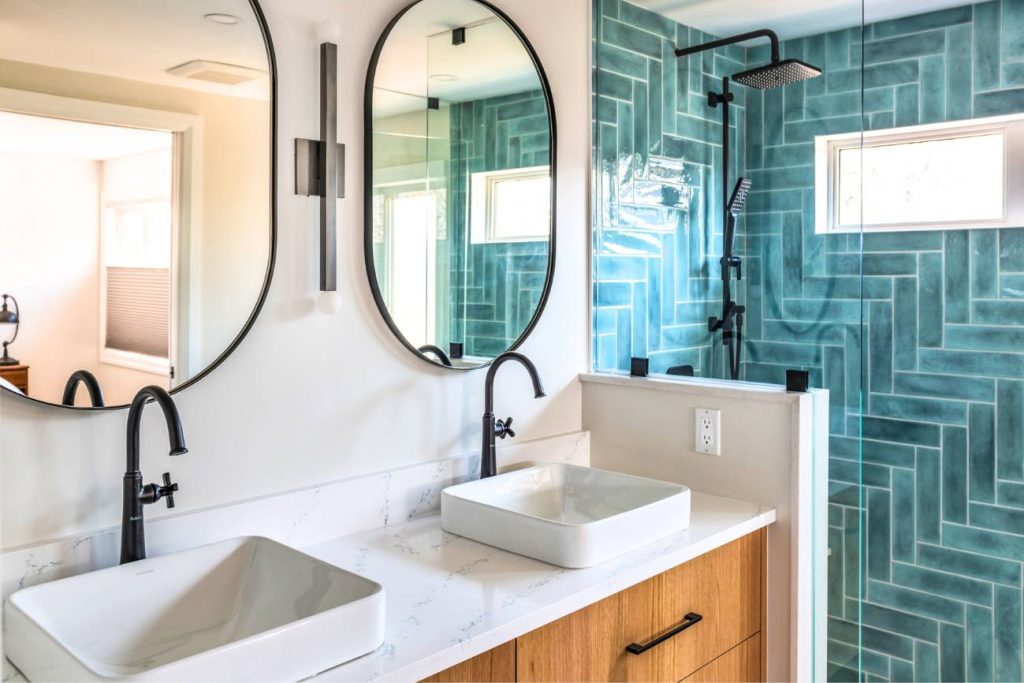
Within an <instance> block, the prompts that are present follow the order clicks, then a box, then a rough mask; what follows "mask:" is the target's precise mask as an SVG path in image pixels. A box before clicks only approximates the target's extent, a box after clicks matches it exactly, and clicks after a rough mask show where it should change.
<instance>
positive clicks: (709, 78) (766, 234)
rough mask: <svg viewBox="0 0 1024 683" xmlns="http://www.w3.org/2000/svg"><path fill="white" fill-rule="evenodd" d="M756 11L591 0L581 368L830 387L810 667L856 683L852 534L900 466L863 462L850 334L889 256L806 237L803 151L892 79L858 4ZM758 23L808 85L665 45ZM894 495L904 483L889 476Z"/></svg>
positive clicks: (880, 104) (755, 55)
mask: <svg viewBox="0 0 1024 683" xmlns="http://www.w3.org/2000/svg"><path fill="white" fill-rule="evenodd" d="M766 8H767V5H766V4H764V3H756V2H751V3H749V12H747V13H746V14H747V15H748V16H746V18H745V23H744V26H743V28H740V29H736V30H734V31H731V32H729V33H725V34H722V33H715V32H712V31H710V30H704V27H703V26H690V25H687V24H685V23H680V22H678V21H675V20H673V19H671V18H669V17H666V16H662V15H659V14H656V13H654V12H650V11H648V10H646V9H643V8H641V7H638V6H636V5H633V4H631V3H628V2H623V1H622V0H595V3H594V24H593V25H594V69H595V71H594V88H595V92H594V102H593V112H594V122H593V130H594V136H595V137H594V166H595V168H594V173H595V178H594V188H595V192H594V207H593V217H594V226H593V245H592V246H593V264H592V273H593V293H592V294H593V365H594V368H595V370H596V371H606V372H619V373H625V372H629V369H630V359H631V358H634V357H638V358H647V359H648V362H649V369H650V372H651V374H654V375H662V376H664V375H665V374H668V375H694V376H696V377H704V378H713V379H734V378H738V379H742V380H747V381H753V382H766V383H771V384H784V383H785V379H786V371H787V370H791V369H795V370H806V371H807V372H808V373H809V378H810V382H811V386H812V387H817V388H824V389H827V390H829V393H830V408H829V414H828V415H827V416H825V417H824V418H823V419H822V421H823V423H824V424H825V425H826V426H827V429H828V431H829V439H828V452H827V453H825V452H821V453H817V454H816V458H815V466H816V467H825V468H827V472H828V476H827V479H828V487H827V490H823V491H820V492H816V493H819V494H820V495H822V496H825V497H827V500H826V501H824V504H821V505H816V506H815V507H816V508H820V509H822V510H824V511H825V514H824V515H823V518H822V519H821V520H820V521H819V523H820V524H821V525H822V526H823V527H827V533H826V534H825V537H826V538H827V547H825V548H821V549H819V550H820V552H819V553H818V554H817V555H816V557H817V558H819V560H820V562H821V563H822V566H821V571H822V572H824V573H825V574H826V581H825V588H824V590H825V592H826V594H827V595H826V596H825V597H824V599H819V600H818V601H817V602H818V603H820V604H824V605H825V607H824V609H823V613H821V614H818V615H815V616H816V619H818V620H820V623H821V624H822V625H823V628H824V629H825V630H826V633H827V637H826V641H827V643H826V645H825V647H824V648H822V651H820V652H815V656H816V657H817V658H818V666H817V667H816V668H817V670H818V671H820V672H823V674H822V675H823V676H825V677H827V678H828V679H830V680H836V681H840V680H861V679H863V678H865V677H869V676H870V677H874V676H880V675H881V674H882V668H883V665H885V666H888V663H889V661H890V660H889V659H884V660H882V659H878V658H877V657H873V655H868V656H867V657H866V658H865V654H864V653H865V652H866V650H865V649H864V648H863V647H862V644H863V643H862V640H863V639H864V631H863V629H862V628H861V624H862V609H863V600H862V598H863V596H864V591H865V577H864V560H865V553H864V539H865V534H864V531H865V529H866V526H867V524H868V523H869V522H870V523H872V524H875V525H876V526H878V525H879V523H880V522H879V519H880V518H881V517H880V516H881V512H880V510H881V503H882V502H883V501H889V503H890V504H891V501H892V497H891V496H892V493H891V490H890V491H886V490H885V489H883V488H881V487H879V486H877V485H878V484H880V483H884V482H885V481H889V480H886V479H885V478H886V477H889V476H890V475H891V470H892V463H891V462H889V463H888V464H882V463H886V462H887V461H886V459H887V458H892V459H897V462H899V463H904V464H905V463H907V462H909V461H912V460H913V459H914V458H915V457H916V451H915V449H914V447H912V446H911V447H909V450H908V447H905V446H904V447H902V448H896V449H892V450H889V451H879V450H878V449H877V447H876V446H875V445H872V446H871V450H870V452H869V453H868V454H865V453H864V452H863V451H862V447H861V430H862V413H863V406H862V393H863V392H862V390H863V388H864V381H865V380H864V376H865V374H866V368H867V365H866V362H865V358H866V355H865V354H867V353H868V351H869V340H868V338H867V335H866V330H867V329H868V328H867V326H866V323H867V322H868V321H869V320H870V316H872V315H874V316H875V318H876V319H878V320H879V321H881V320H882V319H883V318H884V316H885V315H886V314H888V315H889V316H890V317H891V316H892V315H893V301H892V296H893V291H894V288H895V287H897V286H898V283H897V282H896V279H895V278H896V276H895V275H894V274H893V273H890V272H889V270H891V269H892V268H895V267H897V265H896V264H898V263H900V262H901V258H900V257H899V256H898V255H897V256H895V257H893V258H892V259H883V260H881V261H879V263H878V268H880V270H872V268H874V267H875V264H874V263H865V257H864V254H863V251H862V236H861V229H860V228H861V226H860V221H859V220H857V221H856V224H855V225H854V226H853V228H852V230H850V231H849V232H843V233H826V232H819V229H818V228H819V218H823V216H818V215H816V213H817V211H816V209H817V205H818V204H819V201H820V197H819V194H820V193H822V192H824V193H825V195H824V196H825V197H827V196H828V195H827V192H828V186H827V184H826V185H822V181H820V180H819V178H821V173H820V171H819V170H818V166H817V165H818V164H819V163H820V162H819V160H818V158H817V157H816V154H815V150H816V142H817V140H818V139H819V137H820V136H827V135H832V134H847V135H850V134H853V135H855V136H857V140H858V142H859V136H860V134H861V132H862V130H863V129H864V128H865V127H868V126H870V125H872V124H873V123H878V124H881V123H883V122H885V121H886V117H887V116H888V117H889V118H893V117H895V102H896V89H897V88H898V86H899V78H900V75H899V72H896V73H890V72H889V71H888V70H887V69H886V68H883V69H882V70H881V71H880V72H879V73H877V74H875V73H874V72H873V71H871V70H870V69H865V68H864V67H865V65H864V63H863V59H862V55H863V50H862V41H863V38H864V31H863V21H862V16H863V10H862V7H861V5H860V4H859V3H858V4H855V5H854V6H853V7H852V8H851V9H850V10H849V11H848V13H847V15H846V16H841V14H839V13H833V15H832V17H831V20H830V21H829V22H827V26H825V25H823V24H820V23H818V22H810V21H808V20H807V17H806V15H797V14H794V15H792V16H782V15H780V14H779V12H778V11H772V12H767V11H766ZM794 11H796V10H794ZM759 13H760V16H763V22H762V23H763V26H764V28H768V29H777V30H778V32H779V33H780V37H781V39H782V42H781V46H780V47H781V50H780V51H781V59H782V60H799V61H800V62H803V63H805V64H806V65H810V67H812V69H810V70H808V69H804V68H801V69H799V72H800V75H801V76H805V77H806V78H803V79H801V80H797V81H792V82H790V80H787V79H788V78H789V73H787V72H781V71H777V70H775V69H772V68H769V69H766V70H765V69H762V70H761V71H760V72H759V73H760V74H761V76H763V77H764V78H758V79H754V80H755V81H757V82H758V84H759V85H768V86H772V85H774V81H773V80H772V77H773V76H776V77H778V78H779V79H781V80H780V82H782V81H784V82H785V84H782V85H779V86H778V87H767V88H765V89H760V88H758V87H752V86H750V85H744V83H752V82H753V81H751V80H747V79H742V82H740V81H739V80H737V79H734V78H732V76H734V75H737V74H739V73H742V72H745V71H749V70H751V69H761V68H762V67H765V66H768V67H771V66H772V64H773V61H772V55H771V50H770V47H769V41H768V40H767V39H766V38H765V37H761V38H759V39H755V40H752V41H746V42H743V43H741V44H737V45H730V46H727V47H721V48H716V49H711V50H703V51H700V52H697V53H694V54H688V55H683V56H682V57H678V58H677V57H676V55H675V49H676V48H677V47H680V48H690V47H694V46H699V45H701V44H703V43H705V42H707V41H711V40H714V39H717V38H724V37H728V36H729V35H732V34H735V33H738V32H741V31H746V30H750V29H751V28H754V27H755V26H753V25H752V24H753V22H754V21H755V18H754V17H757V16H758V15H759ZM736 25H737V26H738V23H736ZM815 26H817V28H815ZM790 64H793V63H792V62H791V63H790ZM814 69H817V70H820V71H821V74H820V75H814V74H815V71H814ZM726 77H729V79H728V82H724V81H723V79H724V78H726ZM865 77H867V78H868V79H870V81H869V85H870V86H871V87H870V88H868V89H865V88H863V87H862V86H863V84H864V79H865ZM887 79H888V80H887ZM726 88H728V92H729V93H731V96H732V99H731V101H729V103H728V128H727V129H725V128H723V120H724V117H723V110H724V109H725V107H723V104H724V102H723V101H722V99H723V95H724V94H725V92H726ZM879 89H881V90H879ZM886 89H887V90H888V95H887V94H885V93H883V92H882V90H886ZM712 102H714V104H715V106H710V104H711V103H712ZM724 130H728V137H727V138H725V137H724V136H723V131H724ZM726 143H727V144H726ZM726 146H727V147H728V155H727V158H728V164H727V166H728V173H726V168H725V165H724V164H723V159H724V158H726V154H725V153H724V148H725V147H726ZM854 150H855V153H857V154H858V155H859V153H860V149H859V144H857V145H854ZM744 179H745V180H746V181H747V182H748V183H749V187H747V185H746V183H744V182H743V180H744ZM744 192H745V193H746V194H745V196H744ZM734 196H735V198H736V201H735V202H733V201H732V200H733V197H734ZM730 205H731V207H730ZM826 205H827V202H826ZM727 207H730V208H731V209H732V210H731V211H729V212H727V211H726V208H727ZM857 208H858V209H859V207H857ZM857 213H858V214H859V213H860V212H859V211H857ZM733 218H734V219H735V232H736V238H735V243H734V245H730V244H727V242H730V241H728V240H725V235H726V233H727V232H728V228H729V222H730V220H731V219H733ZM730 246H733V248H732V249H731V250H730V249H728V247H730ZM723 256H725V257H727V258H725V259H723ZM890 261H891V262H890ZM723 270H725V271H731V272H729V276H728V277H723ZM865 271H867V274H868V276H867V277H865ZM726 285H728V290H726ZM901 291H902V290H901ZM901 296H902V293H901ZM886 299H888V301H886ZM901 301H902V299H901ZM876 304H877V305H876ZM709 319H711V320H709ZM723 321H726V322H727V323H729V324H727V325H722V324H721V323H722V322H723ZM716 323H718V324H717V325H716ZM879 334H880V333H879ZM727 335H728V336H727ZM737 350H738V351H739V358H738V359H737ZM734 370H735V372H734ZM877 370H878V369H877V368H875V371H877ZM868 456H870V457H871V459H872V462H871V464H870V465H867V464H865V463H864V462H863V460H864V459H865V458H866V457H868ZM926 457H927V456H926ZM908 459H909V460H908ZM896 480H897V481H899V483H900V486H903V485H905V484H906V477H905V475H904V474H897V475H896ZM866 484H867V485H869V486H865V485H866ZM901 491H902V489H901ZM886 495H888V496H890V497H889V498H885V496H886ZM900 500H901V501H902V499H900ZM872 502H873V504H872V505H871V506H870V507H869V505H868V503H872ZM870 513H877V516H876V517H872V516H871V514H870ZM871 635H872V636H873V637H878V635H879V634H878V633H875V632H872V633H871ZM885 675H888V670H886V673H885Z"/></svg>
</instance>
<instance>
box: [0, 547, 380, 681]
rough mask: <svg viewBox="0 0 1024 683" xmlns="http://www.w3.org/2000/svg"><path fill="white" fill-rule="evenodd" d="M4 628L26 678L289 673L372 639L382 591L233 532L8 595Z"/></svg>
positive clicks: (335, 659) (291, 676)
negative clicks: (210, 541)
mask: <svg viewBox="0 0 1024 683" xmlns="http://www.w3.org/2000/svg"><path fill="white" fill-rule="evenodd" d="M4 630H5V634H4V635H5V638H4V648H5V651H6V652H5V654H6V655H7V657H8V658H9V659H10V660H11V661H12V662H13V663H14V665H15V666H16V667H18V668H19V669H20V670H21V671H22V673H24V674H25V675H26V676H27V677H28V678H29V679H30V680H33V681H84V680H145V681H244V680H261V681H270V680H274V681H286V680H289V681H295V680H298V679H300V678H305V677H307V676H312V675H313V674H316V673H319V672H321V671H323V670H325V669H329V668H331V667H333V666H337V665H339V664H342V663H344V662H346V661H348V660H350V659H354V658H356V657H359V656H360V655H364V654H366V653H368V652H371V651H373V650H374V649H376V648H377V647H378V646H379V645H380V644H381V643H382V642H383V640H384V589H383V588H382V587H381V586H380V584H377V583H374V582H373V581H370V580H368V579H364V578H363V577H361V576H357V575H355V574H352V573H350V572H347V571H344V570H342V569H338V568H337V567H334V566H332V565H330V564H327V563H326V562H322V561H320V560H318V559H316V558H313V557H310V556H309V555H306V554H305V553H301V552H299V551H297V550H293V549H292V548H289V547H288V546H285V545H282V544H280V543H277V542H275V541H271V540H270V539H267V538H260V537H245V538H236V539H231V540H228V541H222V542H220V543H213V544H210V545H206V546H202V547H199V548H194V549H192V550H186V551H184V552H179V553H174V554H171V555H164V556H162V557H155V558H151V559H146V560H140V561H138V562H132V563H129V564H124V565H121V566H118V567H111V568H109V569H102V570H100V571H96V572H92V573H89V574H82V575H79V576H74V577H70V578H67V579H61V580H59V581H53V582H51V583H45V584H40V585H38V586H33V587H31V588H26V589H24V590H21V591H18V592H17V593H15V594H14V595H12V596H11V597H10V599H9V600H8V601H7V606H6V608H5V624H4Z"/></svg>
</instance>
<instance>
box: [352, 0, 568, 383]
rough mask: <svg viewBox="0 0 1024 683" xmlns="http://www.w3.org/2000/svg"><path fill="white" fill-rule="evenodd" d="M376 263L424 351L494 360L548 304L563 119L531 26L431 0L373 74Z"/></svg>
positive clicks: (395, 314) (391, 308)
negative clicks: (526, 29)
mask: <svg viewBox="0 0 1024 683" xmlns="http://www.w3.org/2000/svg"><path fill="white" fill-rule="evenodd" d="M365 107H366V112H365V122H366V123H365V125H366V130H365V146H366V161H365V191H366V197H365V200H366V204H365V206H366V219H365V220H366V225H365V257H366V269H367V273H368V275H369V278H370V286H371V288H372V290H373V294H374V298H375V300H376V302H377V305H378V307H379V308H380V311H381V313H382V314H383V315H384V319H385V320H386V321H387V323H388V326H389V327H390V328H391V330H392V331H393V332H394V333H395V335H396V336H397V337H398V339H399V340H401V342H402V343H403V344H404V345H405V346H406V347H407V348H408V349H409V350H411V351H412V352H414V353H416V354H417V355H418V356H419V357H421V358H423V359H425V360H429V361H430V362H432V363H435V364H437V365H443V366H445V367H451V368H463V369H466V368H474V367H480V366H482V365H486V364H488V363H490V362H491V360H493V359H494V357H495V356H497V355H498V354H500V353H503V352H504V351H507V350H509V349H514V348H516V347H517V346H518V345H519V344H520V343H522V341H523V340H524V339H525V338H526V336H527V335H528V334H529V333H530V331H531V330H532V328H533V326H534V324H535V323H536V322H537V319H538V317H539V316H540V314H541V311H542V310H543V308H544V303H545V300H546V299H547V296H548V291H549V289H550V287H551V277H552V272H553V270H554V257H555V253H554V252H555V225H554V218H553V217H554V208H555V207H554V202H555V191H554V188H555V116H554V108H553V104H552V100H551V91H550V88H549V87H548V82H547V78H546V77H545V75H544V71H543V69H542V68H541V65H540V62H539V61H538V59H537V55H536V53H535V52H534V50H533V48H532V47H531V46H530V44H529V42H527V40H526V38H525V37H524V36H523V34H522V32H521V31H520V30H519V29H518V28H517V27H516V26H515V24H513V23H512V21H511V20H510V19H509V18H508V17H507V16H505V15H504V14H502V13H501V12H500V11H499V10H497V9H495V8H494V7H492V6H491V5H489V4H487V3H485V2H479V1H478V0H420V2H416V3H414V4H412V5H411V6H409V7H408V8H406V9H405V10H404V11H403V12H402V13H401V14H399V15H398V16H397V17H396V18H395V19H394V20H393V21H392V22H391V24H390V25H389V26H388V27H387V29H386V30H385V31H384V34H383V35H382V36H381V38H380V40H379V41H378V43H377V48H376V50H375V51H374V54H373V59H372V60H371V62H370V70H369V73H368V75H367V81H366V103H365Z"/></svg>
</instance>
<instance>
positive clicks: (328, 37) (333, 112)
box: [295, 22, 345, 313]
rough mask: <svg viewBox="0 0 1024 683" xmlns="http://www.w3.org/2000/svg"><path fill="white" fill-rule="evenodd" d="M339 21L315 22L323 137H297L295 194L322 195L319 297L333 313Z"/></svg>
mask: <svg viewBox="0 0 1024 683" xmlns="http://www.w3.org/2000/svg"><path fill="white" fill-rule="evenodd" d="M338 33H340V27H339V25H338V24H337V22H322V23H320V24H318V25H317V36H318V38H319V39H320V139H319V140H305V139H301V138H297V139H296V140H295V193H296V194H299V195H304V196H307V197H309V196H313V195H315V196H318V197H320V259H319V266H320V297H319V300H318V305H319V307H320V308H321V310H323V311H324V312H326V313H334V312H336V311H337V309H338V307H339V305H340V297H339V296H338V294H337V290H338V237H337V234H338V201H337V200H338V199H343V198H344V197H345V146H344V145H342V144H339V143H338V45H337V40H338V38H337V34H338Z"/></svg>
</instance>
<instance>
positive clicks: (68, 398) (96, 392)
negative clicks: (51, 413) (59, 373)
mask: <svg viewBox="0 0 1024 683" xmlns="http://www.w3.org/2000/svg"><path fill="white" fill-rule="evenodd" d="M79 384H84V385H85V388H86V390H88V392H89V402H90V403H92V407H93V408H102V407H104V403H103V390H102V389H100V383H99V380H97V379H96V375H94V374H92V373H91V372H89V371H88V370H76V371H75V372H73V373H71V376H70V377H68V381H67V383H66V384H65V385H64V397H63V398H62V399H61V405H65V406H73V405H75V391H76V390H77V389H78V385H79Z"/></svg>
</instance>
